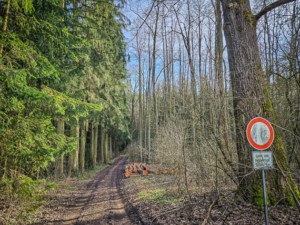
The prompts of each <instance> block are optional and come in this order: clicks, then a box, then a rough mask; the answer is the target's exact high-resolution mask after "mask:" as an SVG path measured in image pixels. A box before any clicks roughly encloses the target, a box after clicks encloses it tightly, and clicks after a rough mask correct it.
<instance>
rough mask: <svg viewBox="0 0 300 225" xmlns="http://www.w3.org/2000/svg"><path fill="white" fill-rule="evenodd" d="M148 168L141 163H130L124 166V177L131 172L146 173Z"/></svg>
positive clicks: (128, 175)
mask: <svg viewBox="0 0 300 225" xmlns="http://www.w3.org/2000/svg"><path fill="white" fill-rule="evenodd" d="M148 171H149V168H148V166H146V165H145V164H143V163H130V164H127V165H126V166H125V177H126V178H129V177H130V175H131V174H132V173H139V174H142V175H143V176H147V175H148Z"/></svg>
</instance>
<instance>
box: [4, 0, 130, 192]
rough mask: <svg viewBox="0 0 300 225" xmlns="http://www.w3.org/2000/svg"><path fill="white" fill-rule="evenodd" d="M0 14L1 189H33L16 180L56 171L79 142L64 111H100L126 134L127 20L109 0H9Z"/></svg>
mask: <svg viewBox="0 0 300 225" xmlns="http://www.w3.org/2000/svg"><path fill="white" fill-rule="evenodd" d="M0 15H1V18H0V29H1V31H0V140H1V142H0V189H1V190H11V191H12V192H13V193H15V194H16V195H18V193H22V194H19V195H22V196H23V195H24V194H25V195H26V193H28V196H29V195H30V191H29V192H27V190H29V189H28V188H26V190H25V189H24V190H23V191H22V190H20V188H21V189H22V187H27V186H26V185H17V186H14V182H13V181H14V180H20V179H21V178H22V182H23V183H30V185H34V182H32V179H33V180H36V179H40V178H43V177H45V176H52V174H53V173H54V169H53V168H54V163H55V160H56V156H57V155H62V156H65V157H69V158H70V157H71V155H70V154H71V153H72V152H73V151H74V149H76V146H77V144H78V141H79V137H74V136H72V135H69V134H67V135H66V134H58V133H57V130H56V123H55V121H56V120H58V119H59V118H63V120H64V121H65V123H66V125H67V126H69V127H72V126H75V125H76V126H77V124H78V121H79V122H81V121H92V120H94V119H96V120H97V121H100V125H101V127H102V128H103V129H104V130H106V131H107V132H108V131H110V132H111V136H115V137H119V138H120V140H124V141H125V142H126V140H127V138H128V129H127V127H128V110H127V102H126V99H127V96H126V92H127V89H128V87H127V83H126V70H125V63H126V62H125V44H124V41H123V35H122V32H121V29H122V26H123V23H124V21H123V20H122V16H121V15H120V13H119V12H118V8H117V7H116V6H115V4H114V2H113V1H109V0H102V1H76V0H75V1H57V0H42V1H36V0H33V1H32V0H24V1H23V0H22V1H18V0H17V1H12V0H6V1H2V2H1V3H0ZM123 137H124V138H123ZM88 150H89V149H87V151H88ZM86 154H89V153H86ZM25 177H28V179H27V178H25ZM19 178H20V179H19ZM27 181H28V182H27ZM29 181H30V182H29ZM1 190H0V191H1ZM23 197H24V196H23Z"/></svg>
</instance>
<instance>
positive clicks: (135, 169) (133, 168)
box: [125, 163, 178, 178]
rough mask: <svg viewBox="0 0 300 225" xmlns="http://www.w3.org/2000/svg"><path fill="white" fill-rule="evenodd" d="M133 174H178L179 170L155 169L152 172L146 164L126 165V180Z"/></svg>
mask: <svg viewBox="0 0 300 225" xmlns="http://www.w3.org/2000/svg"><path fill="white" fill-rule="evenodd" d="M132 173H137V174H141V175H142V176H147V175H148V173H154V174H164V175H166V174H170V175H174V174H178V170H177V169H172V168H171V169H155V170H151V169H150V167H149V166H146V164H144V163H130V164H127V165H125V178H129V177H130V176H131V174H132Z"/></svg>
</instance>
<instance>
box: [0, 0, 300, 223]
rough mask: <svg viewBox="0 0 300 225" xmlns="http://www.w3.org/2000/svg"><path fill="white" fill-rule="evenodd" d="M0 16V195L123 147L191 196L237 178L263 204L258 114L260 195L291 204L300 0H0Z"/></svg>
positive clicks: (238, 186)
mask: <svg viewBox="0 0 300 225" xmlns="http://www.w3.org/2000/svg"><path fill="white" fill-rule="evenodd" d="M0 15H1V17H0V27H1V31H0V35H1V38H0V80H1V81H0V191H1V196H0V201H1V204H2V203H3V202H8V201H20V202H28V198H29V199H35V200H34V201H36V199H37V198H40V197H41V196H42V195H43V193H44V192H45V191H46V190H48V189H51V188H53V187H54V186H56V185H57V184H56V182H58V181H59V180H68V179H71V178H72V177H76V176H80V175H82V174H84V173H86V172H87V171H90V170H95V169H96V168H98V167H97V166H99V165H100V166H101V165H106V164H109V163H110V162H111V160H112V159H116V158H118V157H119V156H120V153H121V154H123V155H124V154H126V155H127V156H128V157H129V158H128V160H129V162H140V163H145V164H148V165H149V167H151V165H155V167H158V168H169V169H170V170H172V171H176V172H174V174H175V175H174V177H173V180H172V184H173V185H175V186H176V188H177V189H176V190H180V191H179V192H178V193H180V195H182V196H186V199H188V200H190V201H191V200H192V199H193V198H194V197H195V193H203V190H204V189H205V190H206V191H208V192H209V193H217V195H221V193H222V192H223V191H224V190H227V189H233V190H234V193H235V196H236V197H237V199H242V201H245V202H247V203H250V204H253V205H257V206H260V207H262V206H263V204H264V202H263V199H262V187H261V182H262V181H261V172H260V170H255V169H254V168H253V163H252V152H253V151H254V150H255V149H254V148H253V146H252V145H251V144H250V143H249V142H248V140H247V136H246V128H247V124H248V123H249V121H250V120H251V119H253V118H255V117H263V118H265V119H267V120H268V121H269V122H270V123H271V125H272V127H273V129H274V134H275V135H274V141H273V143H272V145H271V147H270V148H269V149H268V151H272V154H273V163H274V168H273V169H270V170H266V185H267V187H266V188H267V192H268V193H267V200H268V204H269V205H271V206H272V205H289V206H293V207H295V208H298V210H300V192H299V188H300V2H299V1H297V0H151V1H150V0H149V1H148V0H147V1H146V0H145V1H143V0H92V1H90V0H87V1H79V0H73V1H66V0H62V1H58V0H42V1H36V0H24V1H19V0H2V1H0ZM8 199H13V200H8ZM213 202H214V204H215V202H216V201H215V200H214V201H213ZM1 204H0V205H1ZM26 207H27V206H26ZM31 207H33V208H38V206H37V205H35V206H31ZM0 209H1V208H0ZM0 215H1V214H0ZM0 223H1V220H0ZM87 224H88V223H87ZM212 224H214V223H212Z"/></svg>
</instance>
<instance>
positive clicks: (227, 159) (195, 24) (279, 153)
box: [131, 0, 299, 204]
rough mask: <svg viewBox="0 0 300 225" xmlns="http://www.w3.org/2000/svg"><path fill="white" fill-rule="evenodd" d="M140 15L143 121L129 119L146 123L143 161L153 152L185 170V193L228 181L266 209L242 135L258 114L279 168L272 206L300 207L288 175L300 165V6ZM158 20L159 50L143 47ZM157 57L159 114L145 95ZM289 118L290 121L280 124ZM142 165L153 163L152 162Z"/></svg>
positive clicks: (215, 4) (192, 7) (183, 6)
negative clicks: (272, 136)
mask: <svg viewBox="0 0 300 225" xmlns="http://www.w3.org/2000/svg"><path fill="white" fill-rule="evenodd" d="M286 3H289V4H286ZM136 7H138V8H134V9H133V11H134V12H135V13H136V14H137V19H136V20H135V21H134V22H133V25H134V26H133V27H134V29H133V30H132V31H133V35H134V37H135V40H139V46H140V47H139V48H137V47H136V46H135V47H134V46H132V51H134V49H136V50H138V51H137V52H138V54H137V55H138V58H137V59H138V60H136V61H134V62H135V63H136V67H137V68H139V70H138V74H139V77H140V82H139V83H136V84H137V85H138V87H137V89H136V90H139V108H140V109H142V111H139V116H138V117H137V115H136V114H135V111H132V113H133V114H132V117H133V119H132V120H133V121H135V122H136V123H137V118H138V119H139V123H137V124H139V126H137V128H138V130H137V132H138V134H139V138H140V139H139V143H138V144H139V148H140V150H141V153H144V152H145V151H144V149H146V150H147V151H151V152H153V153H154V154H151V155H152V156H153V159H155V160H156V161H157V162H159V163H161V164H162V165H165V166H172V167H177V168H178V169H181V170H180V171H185V172H182V173H181V175H179V177H178V179H179V180H181V179H182V180H181V181H182V182H179V184H183V183H185V182H184V179H188V180H189V181H190V183H189V182H188V183H187V185H185V186H189V185H192V183H193V182H195V183H197V185H198V186H201V185H205V184H207V182H208V180H209V181H211V182H212V183H213V185H214V187H217V188H221V186H222V185H225V184H228V182H229V181H228V179H227V178H230V181H231V182H232V184H235V185H237V187H238V192H239V194H240V196H241V197H243V198H244V199H246V200H248V201H250V202H256V203H257V204H261V202H258V201H257V199H258V198H260V193H261V190H260V174H259V173H257V172H255V171H254V170H253V168H252V156H251V151H253V149H252V148H251V147H250V145H249V144H248V142H247V140H246V136H245V130H246V125H247V123H248V122H249V121H250V120H251V119H252V118H253V117H255V116H257V115H258V114H259V115H260V116H263V117H265V118H267V119H269V120H270V121H271V123H272V124H273V126H274V127H275V130H276V140H275V141H274V144H273V146H272V151H274V156H275V157H274V162H275V163H276V165H275V166H276V168H277V170H272V171H268V173H267V177H268V182H269V184H270V187H268V190H270V194H269V198H270V202H271V203H273V204H275V203H276V202H277V201H279V200H280V199H281V198H285V199H286V201H287V202H289V203H290V204H297V203H298V198H299V192H298V190H297V188H296V186H295V184H294V182H293V180H292V177H291V175H290V169H289V168H290V166H293V167H292V168H295V167H297V166H299V161H297V157H293V156H295V155H296V152H297V150H296V149H297V147H295V146H298V144H299V136H298V135H297V131H296V130H297V127H298V122H296V121H298V120H297V118H298V116H297V115H298V111H299V110H297V108H298V106H299V104H298V100H297V99H298V98H297V96H298V94H299V92H298V91H297V90H298V88H297V85H296V84H297V77H299V76H298V74H299V65H298V64H297V63H296V62H297V57H298V53H299V45H298V43H299V38H298V36H297V34H298V30H299V24H298V18H299V3H297V2H296V1H292V0H286V1H284V0H282V1H273V3H270V1H262V2H256V3H255V4H254V5H253V6H252V9H251V8H250V4H249V2H248V1H219V0H215V1H206V0H201V1H193V0H186V1H161V2H154V3H153V2H151V4H149V5H148V6H147V7H141V5H139V4H136ZM157 8H159V9H160V10H159V11H160V12H159V16H158V17H157V14H156V13H157V11H156V10H155V9H157ZM283 10H284V12H285V13H284V16H283V15H282V13H280V11H281V12H282V11H283ZM254 12H255V13H254ZM212 15H213V16H212ZM222 15H223V16H222ZM157 19H158V20H159V21H158V24H159V29H158V30H159V31H160V32H157V33H156V35H157V38H156V39H155V40H156V43H155V45H156V48H155V52H154V48H153V45H154V42H149V43H150V44H149V45H148V46H147V47H146V45H144V46H145V47H144V48H141V46H142V45H141V43H142V41H145V38H144V37H145V34H147V35H146V36H147V38H148V34H150V35H151V39H152V40H154V38H153V37H152V35H154V32H152V31H153V26H154V24H155V23H154V22H155V21H156V20H157ZM296 21H297V22H296ZM222 28H223V30H222ZM283 30H284V31H285V32H283ZM223 32H224V35H225V39H226V43H223ZM153 54H156V55H157V57H156V64H155V65H156V67H155V74H156V75H155V76H156V79H157V83H156V88H155V91H156V95H155V96H156V98H157V99H156V103H155V105H156V106H155V105H154V99H153V98H152V99H149V97H151V96H149V95H148V92H147V91H148V90H149V89H148V85H149V82H150V81H151V79H152V78H151V77H153V71H154V70H153V67H152V65H153V62H152V61H151V59H152V58H150V57H148V56H151V55H153ZM298 58H299V57H298ZM283 60H284V63H283ZM298 61H299V60H298ZM286 65H289V66H286ZM131 71H134V70H131ZM150 71H151V73H150ZM134 74H135V73H134V72H133V74H132V75H134ZM136 74H137V72H136ZM150 74H151V76H150ZM160 75H163V76H160ZM292 80H293V81H295V82H292ZM152 91H154V90H152ZM270 93H272V94H270ZM153 96H154V95H153ZM271 102H272V103H273V104H271ZM132 103H133V104H134V102H132ZM149 104H150V105H149ZM283 106H287V107H283ZM155 107H157V109H155ZM274 108H275V110H274ZM146 109H147V112H146V111H145V110H146ZM149 110H150V111H149ZM287 111H288V112H287ZM149 112H150V114H151V118H154V117H155V118H156V117H157V118H158V129H156V125H155V123H154V121H155V120H151V123H145V121H148V120H147V118H148V117H149ZM157 113H158V115H157ZM287 113H288V114H289V115H290V116H289V117H286V116H285V118H284V119H283V115H287ZM134 118H136V119H134ZM176 126H178V127H176ZM146 130H148V131H149V130H150V131H151V132H150V135H149V134H147V135H146V133H145V132H146ZM283 130H288V132H282V131H283ZM176 131H178V132H176ZM177 135H180V137H179V136H177ZM174 137H176V138H174ZM149 139H151V142H152V145H149V144H148V143H149V141H150V140H149ZM292 140H293V141H292ZM286 147H289V148H287V150H288V151H287V152H286V150H285V148H286ZM290 149H293V150H290ZM151 155H150V157H151ZM141 157H142V160H147V158H146V156H145V155H143V154H141ZM153 159H152V158H151V160H153ZM183 168H184V169H183ZM196 168H198V170H197V169H196ZM199 168H201V169H199ZM212 171H213V172H212ZM186 190H187V191H188V190H189V188H186ZM257 196H259V197H258V198H257Z"/></svg>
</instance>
